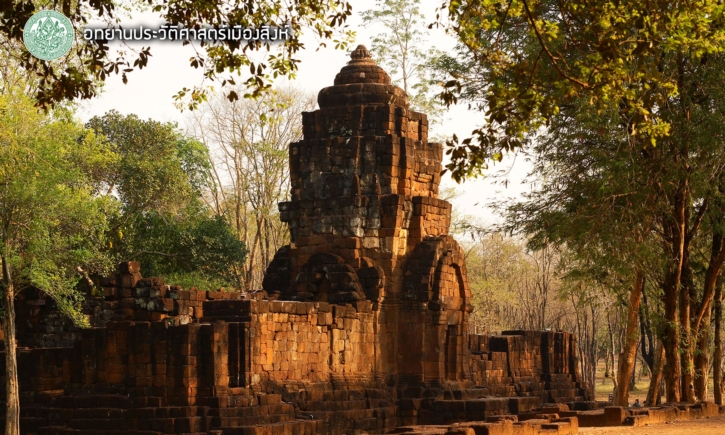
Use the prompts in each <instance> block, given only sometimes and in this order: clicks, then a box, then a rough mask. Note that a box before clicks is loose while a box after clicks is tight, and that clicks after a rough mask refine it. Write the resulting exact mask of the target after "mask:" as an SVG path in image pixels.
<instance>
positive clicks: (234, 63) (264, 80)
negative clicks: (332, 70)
mask: <svg viewBox="0 0 725 435" xmlns="http://www.w3.org/2000/svg"><path fill="white" fill-rule="evenodd" d="M48 8H57V9H59V12H62V13H63V14H64V15H65V16H67V17H68V18H69V19H70V20H71V22H72V24H73V27H74V28H75V30H76V38H75V42H74V46H73V48H72V49H71V52H70V54H68V56H66V58H65V59H64V60H63V61H61V62H48V61H43V60H40V59H37V58H35V57H33V56H32V55H31V54H30V53H29V52H28V51H27V50H26V49H25V48H24V46H23V44H22V37H23V27H24V26H25V23H26V22H27V21H28V19H29V18H30V17H31V16H32V15H33V14H34V13H36V12H38V11H40V10H44V9H48ZM138 8H148V9H150V10H152V11H153V12H155V13H158V14H159V16H160V17H161V18H162V19H163V20H164V21H165V22H166V23H167V24H168V25H169V26H184V27H186V28H197V29H198V28H201V27H215V28H218V27H219V26H223V25H230V26H234V25H240V26H241V27H242V28H250V29H258V28H261V26H263V25H269V26H272V27H285V26H289V28H290V32H289V33H290V38H289V39H287V40H284V41H283V42H280V43H269V42H264V41H254V40H250V41H203V42H200V43H199V45H200V48H201V50H197V54H196V55H195V56H193V57H192V58H191V59H190V60H189V64H190V66H191V67H194V68H202V69H203V71H204V77H205V80H211V81H221V83H222V86H224V85H226V84H231V85H234V84H235V81H236V78H238V77H243V83H244V85H245V86H246V87H247V89H248V90H249V93H250V94H254V95H257V94H258V93H259V92H261V91H263V90H264V89H266V88H268V87H269V86H270V81H271V80H272V79H274V78H276V77H278V76H285V77H293V76H294V74H295V72H296V71H297V65H298V63H299V52H300V50H302V49H304V48H305V45H304V44H303V43H302V41H301V39H300V38H301V35H302V32H303V31H304V30H310V31H311V32H312V33H313V34H314V35H315V36H316V37H317V38H319V40H321V42H320V46H324V45H325V44H326V42H325V40H332V41H333V42H334V43H335V45H336V47H338V48H343V49H344V48H346V47H347V45H348V43H349V41H350V39H351V35H352V34H351V32H349V31H343V28H344V23H345V21H346V19H347V18H348V17H349V16H350V15H351V14H352V10H351V6H350V4H349V3H348V2H347V1H344V0H281V1H262V0H250V1H246V0H232V1H228V2H223V3H220V2H217V1H213V0H195V1H193V2H188V1H183V0H147V1H143V2H140V1H139V2H134V3H133V4H132V5H131V6H129V5H128V4H126V3H124V2H118V1H116V0H80V1H63V2H61V3H60V4H58V3H53V4H48V3H46V2H40V1H29V0H16V1H7V2H0V42H1V43H2V44H3V45H6V44H7V45H10V46H14V47H16V49H15V52H14V53H13V55H12V57H13V58H14V62H16V63H17V65H18V67H19V68H21V69H23V70H25V71H26V72H27V74H28V75H29V76H30V77H32V78H35V79H37V87H36V88H35V89H34V92H35V95H34V96H35V97H36V99H37V104H39V105H40V106H42V107H49V106H54V105H55V104H56V103H58V102H60V101H63V100H75V99H88V98H93V97H94V96H96V95H97V93H98V85H99V84H100V83H101V82H103V81H105V80H106V78H107V77H108V76H109V75H110V74H119V73H120V74H121V75H122V78H123V81H124V83H125V82H126V81H127V74H128V73H130V72H132V71H133V70H135V69H136V68H138V69H141V68H143V67H145V66H147V65H148V62H149V61H150V57H151V51H150V48H149V47H141V48H140V49H136V48H135V47H131V48H132V50H126V51H125V52H124V53H120V54H119V56H118V57H117V58H116V59H111V55H113V51H112V50H111V49H110V47H109V43H108V41H98V43H95V42H94V43H91V42H89V41H86V40H85V39H84V37H83V35H82V32H83V29H84V28H85V26H86V24H87V23H88V22H89V21H90V20H101V21H103V22H105V23H106V24H107V26H108V27H112V28H120V27H121V24H119V23H120V21H121V18H122V16H123V14H124V12H126V11H128V10H130V11H135V10H137V9H138ZM185 43H188V41H187V42H185ZM206 96H207V89H206V88H205V87H204V86H203V85H200V86H195V87H193V88H191V89H188V88H183V89H182V90H180V91H179V92H178V94H177V95H176V97H175V98H176V99H177V100H183V101H186V103H187V107H189V108H192V109H193V108H195V107H196V106H197V105H198V103H200V102H201V101H204V100H205V99H206ZM227 96H228V98H229V99H230V100H235V99H236V98H238V96H237V94H236V92H234V91H230V92H229V93H228V95H227Z"/></svg>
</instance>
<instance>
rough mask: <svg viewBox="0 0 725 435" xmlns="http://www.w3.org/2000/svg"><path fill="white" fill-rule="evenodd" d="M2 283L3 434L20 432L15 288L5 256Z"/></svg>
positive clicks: (12, 434)
mask: <svg viewBox="0 0 725 435" xmlns="http://www.w3.org/2000/svg"><path fill="white" fill-rule="evenodd" d="M2 267H3V284H4V287H5V292H4V294H3V302H4V305H5V317H4V318H3V332H4V333H5V379H6V382H5V391H6V394H7V396H6V399H5V400H6V403H7V413H6V415H5V435H19V434H20V392H19V390H18V360H17V357H16V349H15V288H14V286H13V284H12V279H11V276H10V266H9V265H8V263H7V259H6V257H3V258H2Z"/></svg>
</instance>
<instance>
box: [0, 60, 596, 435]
mask: <svg viewBox="0 0 725 435" xmlns="http://www.w3.org/2000/svg"><path fill="white" fill-rule="evenodd" d="M351 57H352V59H351V60H350V62H349V63H348V64H347V66H345V67H343V68H342V70H341V71H340V73H339V74H338V75H337V77H336V78H335V84H334V86H331V87H327V88H325V89H323V90H322V91H320V94H319V100H318V101H319V106H320V109H319V110H316V111H314V112H311V113H303V114H302V117H303V124H304V139H303V140H302V141H300V142H298V143H293V144H291V145H290V151H289V153H290V174H291V195H290V197H291V200H290V201H289V202H284V203H281V204H280V205H279V209H280V213H281V216H282V220H283V221H285V222H287V223H288V224H289V228H290V232H291V243H290V245H289V246H286V247H284V248H282V249H280V251H279V252H277V254H276V256H275V258H274V261H273V262H272V263H271V264H270V266H269V268H268V270H267V274H266V276H265V278H264V283H263V287H264V290H265V291H259V292H255V293H249V294H238V293H222V292H211V291H210V292H207V291H199V290H197V289H195V288H192V289H189V290H183V289H181V288H179V287H175V286H167V285H165V283H164V282H163V280H162V279H161V278H143V277H142V276H141V273H140V272H141V270H140V265H139V264H138V263H135V262H129V263H123V264H121V265H119V270H118V274H117V275H116V276H113V277H110V278H108V279H106V280H104V282H103V284H104V291H103V295H101V296H93V297H89V298H88V300H87V302H86V310H87V312H88V314H89V316H90V318H91V321H92V323H93V324H94V326H95V327H94V328H91V329H86V330H76V329H74V328H72V327H70V326H68V324H67V321H64V320H62V319H60V318H59V316H58V313H57V311H54V310H53V309H52V307H50V303H49V302H48V304H47V305H46V300H45V299H44V298H42V297H41V296H37V297H36V296H32V295H29V296H27V297H26V299H25V300H23V301H19V303H18V306H19V309H18V317H19V321H18V324H19V331H18V336H19V345H20V346H21V349H19V366H20V377H21V394H22V398H21V406H22V408H21V409H22V418H21V430H22V432H23V433H37V434H48V435H50V434H58V435H60V434H63V435H65V434H121V433H123V434H137V435H141V434H144V435H160V434H169V433H174V434H181V433H184V434H215V435H221V434H224V435H236V434H353V433H389V432H392V431H393V429H394V428H396V427H398V426H403V425H422V424H449V423H452V422H457V421H468V420H485V419H486V417H490V416H494V415H502V414H511V413H513V414H516V413H522V412H526V411H528V410H531V409H534V408H536V407H539V406H540V405H542V404H544V403H566V404H568V405H569V407H570V408H572V409H573V408H574V407H577V408H579V409H583V408H582V407H584V408H586V407H587V406H588V405H587V403H590V402H586V401H587V400H588V398H589V394H588V393H587V392H586V391H585V390H583V389H582V388H581V385H580V383H579V381H580V377H579V373H578V364H577V356H576V355H577V351H576V343H575V341H574V339H573V338H572V336H571V335H570V334H568V333H563V332H541V331H508V332H504V333H503V335H499V336H481V335H472V334H469V333H468V316H469V313H470V312H471V294H470V291H469V288H468V280H467V276H466V266H465V263H464V255H463V252H462V250H461V248H460V247H459V246H458V244H457V243H456V242H455V241H454V239H453V238H452V237H451V236H450V235H448V234H447V233H448V228H449V225H450V213H451V205H450V204H449V203H448V202H446V201H443V200H440V199H438V198H437V193H438V185H439V182H440V175H439V174H440V171H441V157H442V147H441V145H440V144H433V143H428V141H427V133H428V121H427V118H426V115H424V114H421V113H416V112H413V111H411V110H410V109H409V105H408V100H407V96H406V95H405V93H404V92H403V91H402V90H401V89H400V88H398V87H396V86H393V85H391V82H390V78H389V77H388V75H387V74H386V73H385V71H383V70H382V69H381V68H380V67H378V66H377V65H376V64H375V63H374V62H373V61H372V59H371V58H370V54H369V53H368V51H367V50H366V49H365V47H363V46H360V47H358V48H357V49H356V50H355V51H353V53H352V56H351ZM2 361H4V359H2ZM1 370H2V373H4V367H3V368H1ZM4 384H5V383H4V380H3V381H2V385H3V387H4ZM2 398H3V400H4V392H2ZM476 433H478V432H476ZM532 433H533V432H532Z"/></svg>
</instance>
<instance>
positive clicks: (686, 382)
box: [680, 243, 697, 403]
mask: <svg viewBox="0 0 725 435" xmlns="http://www.w3.org/2000/svg"><path fill="white" fill-rule="evenodd" d="M687 245H688V243H685V248H684V251H683V254H684V255H683V260H682V276H681V277H680V328H681V329H680V337H681V339H682V341H681V342H680V346H681V348H682V351H683V352H682V366H681V368H682V385H681V387H682V393H681V400H682V401H684V402H689V403H694V402H695V346H697V337H696V336H694V335H693V331H692V327H691V314H690V310H691V306H692V300H691V298H690V294H691V293H692V290H693V289H694V287H695V284H694V282H693V281H692V266H691V265H690V255H689V249H688V246H687Z"/></svg>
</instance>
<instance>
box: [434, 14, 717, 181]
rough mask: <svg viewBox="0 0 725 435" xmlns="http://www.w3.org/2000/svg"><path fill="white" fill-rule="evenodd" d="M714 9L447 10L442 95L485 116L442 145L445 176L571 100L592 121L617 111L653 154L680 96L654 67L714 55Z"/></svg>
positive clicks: (512, 140) (524, 133)
mask: <svg viewBox="0 0 725 435" xmlns="http://www.w3.org/2000/svg"><path fill="white" fill-rule="evenodd" d="M723 8H725V5H723V4H722V2H720V1H716V0H697V1H693V2H676V1H672V0H661V1H645V2H628V1H614V2H612V1H608V0H607V1H605V0H573V1H567V2H559V1H554V0H494V1H483V2H479V1H450V2H446V3H445V4H444V6H443V9H445V10H447V12H448V17H449V20H450V21H449V24H448V29H449V30H450V31H452V32H454V33H455V34H456V35H458V37H459V39H460V45H459V47H458V48H459V50H458V51H459V52H458V54H457V56H448V57H447V58H444V59H442V60H441V62H440V64H439V67H440V68H441V69H443V70H445V71H448V72H449V73H450V75H451V80H449V81H448V82H447V83H446V84H445V86H446V90H445V91H444V92H443V93H442V97H443V98H444V100H445V101H446V102H447V103H448V104H451V103H454V102H456V101H458V99H459V98H460V99H462V100H468V101H469V102H471V104H473V105H474V106H476V107H477V108H478V109H479V110H482V111H484V112H485V122H484V125H483V126H482V127H480V128H479V129H477V130H475V131H474V132H473V137H471V138H467V139H464V140H463V141H462V142H461V143H460V144H459V143H458V141H457V138H456V139H454V141H452V142H451V143H450V144H449V145H452V148H450V149H449V150H448V153H449V155H450V156H451V163H450V164H449V165H448V166H447V167H448V169H449V170H451V171H452V176H453V178H454V179H456V180H458V181H461V180H462V179H464V178H465V177H468V176H472V175H475V174H478V173H480V171H481V169H483V168H485V166H486V161H487V159H489V158H496V159H500V158H501V156H502V154H503V153H504V152H508V151H512V150H515V149H518V148H520V147H522V146H523V145H524V144H525V143H526V142H527V141H528V140H530V139H531V137H532V135H534V134H535V133H536V132H537V131H538V130H539V129H540V128H542V127H544V126H546V125H547V123H548V122H549V120H550V119H551V117H553V116H556V115H557V114H558V113H559V111H560V110H561V109H562V108H563V107H566V106H568V105H570V104H571V103H572V101H573V100H575V99H583V100H584V101H586V102H587V104H586V105H582V106H581V107H580V110H584V111H589V112H592V113H593V114H596V113H600V112H602V111H607V110H612V108H614V109H616V110H618V111H619V115H620V120H621V122H622V123H623V124H625V125H626V126H627V132H628V134H629V135H631V136H632V137H634V138H637V139H638V140H640V141H641V142H642V144H643V146H655V145H656V144H657V141H658V140H659V139H661V138H663V137H666V136H668V135H669V133H670V127H671V124H670V122H669V121H668V120H666V119H663V117H662V116H661V115H660V113H659V112H660V108H661V107H662V106H663V105H664V103H665V99H667V98H672V97H674V96H677V95H678V94H679V93H680V92H681V91H682V89H681V87H682V84H681V83H679V82H678V80H677V74H668V73H666V72H665V70H664V68H663V62H664V61H665V60H666V59H667V58H668V57H671V56H673V55H680V56H684V57H687V58H689V59H693V60H698V61H699V60H702V59H706V58H707V57H708V56H710V55H713V54H716V53H720V52H722V51H723V48H725V17H724V16H723ZM439 18H440V17H439Z"/></svg>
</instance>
